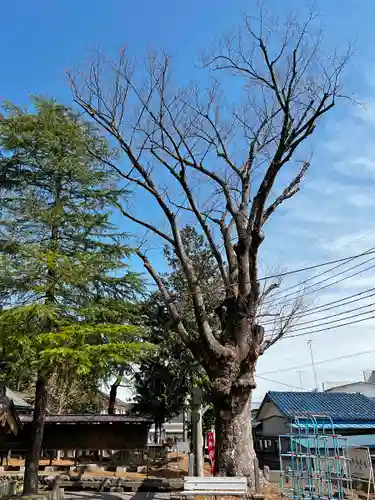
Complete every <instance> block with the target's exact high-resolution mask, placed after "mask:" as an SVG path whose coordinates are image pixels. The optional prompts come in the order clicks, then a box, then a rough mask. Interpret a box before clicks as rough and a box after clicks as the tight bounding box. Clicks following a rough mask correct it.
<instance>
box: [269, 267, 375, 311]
mask: <svg viewBox="0 0 375 500" xmlns="http://www.w3.org/2000/svg"><path fill="white" fill-rule="evenodd" d="M373 260H375V257H371V258H370V259H367V260H366V261H364V262H361V263H360V264H356V265H355V266H351V267H349V268H348V269H344V270H343V271H340V272H339V273H336V274H334V275H333V276H329V277H328V278H325V279H324V280H321V281H318V282H317V283H313V284H312V285H309V286H307V287H306V288H305V290H302V292H301V293H299V292H292V293H287V294H285V295H283V296H281V297H277V300H278V303H279V304H280V303H284V299H285V298H287V297H290V296H292V297H291V298H290V299H288V300H287V301H286V302H291V301H293V300H295V299H296V298H298V296H299V295H301V294H302V295H308V294H311V293H315V292H318V291H320V290H324V289H326V288H328V287H330V286H333V285H336V284H337V283H341V282H342V281H345V280H347V279H349V278H353V277H354V276H357V275H358V274H362V273H364V272H366V271H369V270H370V269H373V268H375V264H373V265H371V266H368V267H366V268H365V269H362V270H361V271H357V272H356V273H353V274H350V275H349V276H345V277H344V278H341V279H339V280H336V281H334V282H333V283H328V284H327V285H324V286H322V287H320V288H317V289H314V290H311V291H309V292H307V291H306V290H308V289H310V288H314V287H315V286H317V285H320V284H322V283H325V282H326V281H329V280H331V279H332V278H337V276H340V275H342V274H345V273H347V272H348V271H352V270H353V269H356V268H358V267H361V266H363V265H364V264H367V263H368V262H370V261H373ZM272 300H273V297H271V298H269V299H268V300H267V301H265V303H266V302H272Z"/></svg>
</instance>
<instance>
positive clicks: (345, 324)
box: [280, 310, 375, 340]
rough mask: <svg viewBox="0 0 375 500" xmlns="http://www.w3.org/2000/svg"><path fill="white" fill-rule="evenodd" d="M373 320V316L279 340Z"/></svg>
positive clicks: (286, 336) (374, 316)
mask: <svg viewBox="0 0 375 500" xmlns="http://www.w3.org/2000/svg"><path fill="white" fill-rule="evenodd" d="M374 311H375V310H374ZM374 311H368V313H367V314H370V313H372V312H374ZM374 318H375V315H373V316H369V317H368V318H363V319H357V320H355V321H348V322H347V323H343V324H342V325H335V326H330V327H328V328H321V329H320V330H313V331H312V332H311V331H310V332H305V333H296V334H292V335H285V337H281V339H280V340H286V339H291V338H293V337H302V336H305V335H313V334H316V333H320V332H324V331H326V330H335V329H336V328H341V327H342V326H347V325H354V324H357V323H363V321H368V320H369V319H374Z"/></svg>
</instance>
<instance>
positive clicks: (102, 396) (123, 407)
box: [96, 391, 133, 415]
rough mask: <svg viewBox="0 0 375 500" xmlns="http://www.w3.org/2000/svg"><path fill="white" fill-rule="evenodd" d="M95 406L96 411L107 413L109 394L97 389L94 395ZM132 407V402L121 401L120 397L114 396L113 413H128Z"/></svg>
mask: <svg viewBox="0 0 375 500" xmlns="http://www.w3.org/2000/svg"><path fill="white" fill-rule="evenodd" d="M96 400H97V401H96V406H97V412H98V413H101V414H106V413H108V405H109V394H107V393H105V392H103V391H98V393H97V396H96ZM132 407H133V404H132V403H126V402H125V401H121V399H118V398H116V401H115V414H116V415H128V414H129V413H130V411H131V409H132Z"/></svg>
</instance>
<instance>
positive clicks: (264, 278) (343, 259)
mask: <svg viewBox="0 0 375 500" xmlns="http://www.w3.org/2000/svg"><path fill="white" fill-rule="evenodd" d="M373 253H375V250H372V249H370V250H366V252H362V253H359V254H356V255H350V256H349V257H344V258H342V259H336V260H330V261H327V262H322V263H321V264H314V265H313V266H307V267H302V268H300V269H294V270H293V271H285V272H284V273H279V274H272V275H270V276H263V277H262V278H259V281H264V280H268V279H272V278H282V277H283V276H289V275H291V274H296V273H301V272H303V271H310V270H311V269H318V268H319V267H324V266H329V265H331V264H337V263H338V262H346V261H348V260H352V259H356V258H358V257H363V256H364V255H371V254H373Z"/></svg>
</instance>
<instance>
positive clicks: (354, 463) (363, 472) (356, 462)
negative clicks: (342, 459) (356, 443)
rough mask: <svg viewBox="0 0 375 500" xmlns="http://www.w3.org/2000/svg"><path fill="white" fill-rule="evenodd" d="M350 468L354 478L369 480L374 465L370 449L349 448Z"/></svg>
mask: <svg viewBox="0 0 375 500" xmlns="http://www.w3.org/2000/svg"><path fill="white" fill-rule="evenodd" d="M348 457H349V467H350V472H351V475H352V477H353V478H357V479H365V480H366V481H368V480H369V478H370V476H371V474H372V463H371V457H370V451H369V449H368V448H349V449H348Z"/></svg>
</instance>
